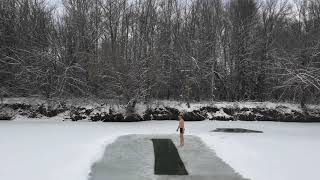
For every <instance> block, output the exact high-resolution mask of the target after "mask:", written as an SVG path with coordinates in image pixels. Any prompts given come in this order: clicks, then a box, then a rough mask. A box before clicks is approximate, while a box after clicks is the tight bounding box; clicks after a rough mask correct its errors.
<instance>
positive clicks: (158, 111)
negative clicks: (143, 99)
mask: <svg viewBox="0 0 320 180" xmlns="http://www.w3.org/2000/svg"><path fill="white" fill-rule="evenodd" d="M178 114H179V110H177V109H175V108H171V107H164V108H155V109H151V108H148V109H147V110H146V111H145V113H144V115H143V119H144V120H178Z"/></svg>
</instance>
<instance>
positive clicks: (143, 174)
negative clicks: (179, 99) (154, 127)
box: [89, 135, 245, 180]
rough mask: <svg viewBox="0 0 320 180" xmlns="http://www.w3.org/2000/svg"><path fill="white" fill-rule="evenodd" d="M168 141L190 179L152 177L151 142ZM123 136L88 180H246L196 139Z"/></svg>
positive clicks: (193, 137)
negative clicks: (182, 142)
mask: <svg viewBox="0 0 320 180" xmlns="http://www.w3.org/2000/svg"><path fill="white" fill-rule="evenodd" d="M154 138H159V139H161V138H166V139H171V140H172V141H173V143H174V144H175V145H176V146H177V149H178V152H179V155H180V157H181V159H182V161H183V163H184V166H185V168H186V170H187V171H188V173H189V175H155V174H154V161H155V157H154V149H153V144H152V141H151V139H154ZM178 144H179V137H178V135H126V136H121V137H119V138H118V139H117V140H116V141H115V142H114V143H112V144H110V145H108V146H107V147H106V150H105V152H104V156H103V158H102V159H101V160H99V161H98V162H96V163H95V164H93V166H92V168H91V173H90V177H89V180H245V179H244V178H242V177H241V176H240V175H239V174H237V173H235V172H234V170H233V169H232V168H231V167H230V166H228V165H227V164H226V163H224V162H223V161H222V160H221V159H220V158H218V157H217V156H216V154H215V153H214V152H213V151H212V150H210V149H209V148H208V147H207V146H206V145H205V144H204V143H203V142H202V141H201V140H200V138H198V137H196V136H190V135H188V136H185V146H184V147H182V148H180V147H178Z"/></svg>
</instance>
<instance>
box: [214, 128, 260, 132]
mask: <svg viewBox="0 0 320 180" xmlns="http://www.w3.org/2000/svg"><path fill="white" fill-rule="evenodd" d="M211 132H226V133H263V132H262V131H256V130H251V129H243V128H217V129H215V130H213V131H211Z"/></svg>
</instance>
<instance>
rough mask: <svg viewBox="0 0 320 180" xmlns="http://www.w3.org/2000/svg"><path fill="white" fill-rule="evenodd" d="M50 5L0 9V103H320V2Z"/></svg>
mask: <svg viewBox="0 0 320 180" xmlns="http://www.w3.org/2000/svg"><path fill="white" fill-rule="evenodd" d="M48 1H49V0H1V1H0V81H1V94H2V95H6V96H30V95H34V94H37V95H43V96H46V97H48V98H51V97H61V96H90V95H94V96H98V97H103V98H119V99H122V100H126V101H130V100H133V99H135V100H137V99H138V100H144V101H148V100H150V99H180V100H186V101H191V100H228V101H233V100H258V101H265V100H290V101H297V102H300V103H301V104H302V105H304V103H306V102H307V101H309V102H312V101H316V100H317V98H319V97H320V96H319V92H320V0H298V1H283V0H281V1H280V0H279V1H278V0H265V1H256V0H230V1H223V0H134V1H131V0H64V1H63V10H62V11H61V10H60V11H59V12H58V13H57V11H56V9H55V8H54V7H51V6H49V5H48Z"/></svg>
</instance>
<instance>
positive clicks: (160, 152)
mask: <svg viewBox="0 0 320 180" xmlns="http://www.w3.org/2000/svg"><path fill="white" fill-rule="evenodd" d="M152 142H153V148H154V155H155V166H154V173H155V174H157V175H188V172H187V170H186V168H185V167H184V164H183V162H182V160H181V159H180V156H179V153H178V151H177V148H176V146H175V145H174V144H173V142H172V140H171V139H152Z"/></svg>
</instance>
